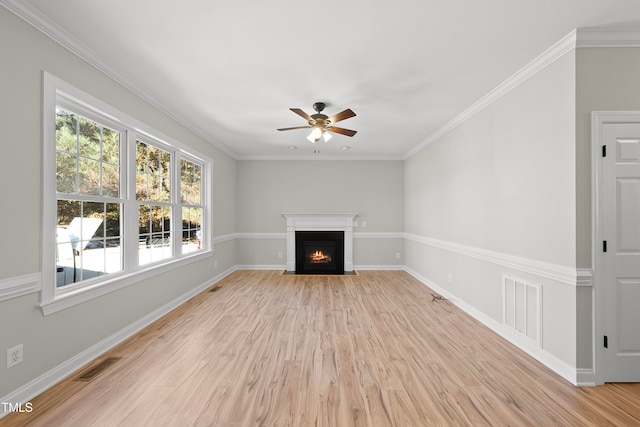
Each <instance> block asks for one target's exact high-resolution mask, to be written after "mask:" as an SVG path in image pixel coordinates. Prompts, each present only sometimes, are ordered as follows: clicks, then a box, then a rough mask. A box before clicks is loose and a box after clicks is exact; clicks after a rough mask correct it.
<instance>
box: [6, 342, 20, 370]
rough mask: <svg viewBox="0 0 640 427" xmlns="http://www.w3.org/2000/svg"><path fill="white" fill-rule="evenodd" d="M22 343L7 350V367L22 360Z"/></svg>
mask: <svg viewBox="0 0 640 427" xmlns="http://www.w3.org/2000/svg"><path fill="white" fill-rule="evenodd" d="M22 352H23V349H22V344H20V345H17V346H15V347H13V348H10V349H8V350H7V369H9V368H10V367H12V366H15V365H17V364H18V363H20V362H22V357H23V353H22Z"/></svg>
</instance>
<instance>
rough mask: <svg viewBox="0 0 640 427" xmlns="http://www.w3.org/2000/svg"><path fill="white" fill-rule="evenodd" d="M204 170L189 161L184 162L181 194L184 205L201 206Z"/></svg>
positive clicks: (182, 165) (182, 164)
mask: <svg viewBox="0 0 640 427" xmlns="http://www.w3.org/2000/svg"><path fill="white" fill-rule="evenodd" d="M201 174H202V168H201V167H200V165H196V164H194V163H192V162H189V161H187V160H184V159H183V160H182V162H181V167H180V193H181V200H182V203H184V204H187V205H200V204H201V203H202V201H201V200H202V196H201Z"/></svg>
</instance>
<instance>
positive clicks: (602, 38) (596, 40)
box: [576, 27, 640, 48]
mask: <svg viewBox="0 0 640 427" xmlns="http://www.w3.org/2000/svg"><path fill="white" fill-rule="evenodd" d="M576 47H578V48H585V47H640V28H613V27H597V28H596V27H586V28H579V29H578V38H577V40H576Z"/></svg>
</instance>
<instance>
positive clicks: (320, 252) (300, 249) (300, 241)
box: [296, 231, 344, 274]
mask: <svg viewBox="0 0 640 427" xmlns="http://www.w3.org/2000/svg"><path fill="white" fill-rule="evenodd" d="M296 274H344V232H343V231H296Z"/></svg>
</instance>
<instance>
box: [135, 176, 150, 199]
mask: <svg viewBox="0 0 640 427" xmlns="http://www.w3.org/2000/svg"><path fill="white" fill-rule="evenodd" d="M147 176H148V175H147V174H146V173H144V172H140V171H138V172H136V200H147V199H148V197H149V194H148V192H147Z"/></svg>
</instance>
